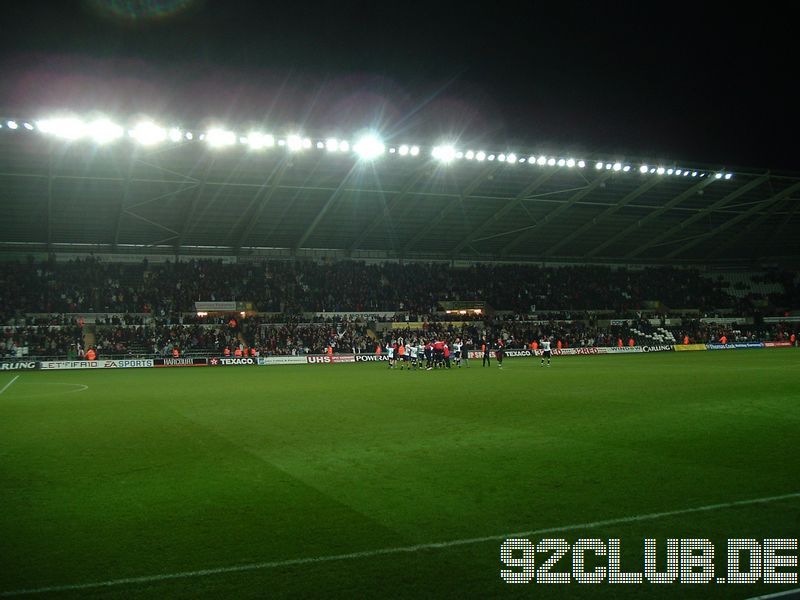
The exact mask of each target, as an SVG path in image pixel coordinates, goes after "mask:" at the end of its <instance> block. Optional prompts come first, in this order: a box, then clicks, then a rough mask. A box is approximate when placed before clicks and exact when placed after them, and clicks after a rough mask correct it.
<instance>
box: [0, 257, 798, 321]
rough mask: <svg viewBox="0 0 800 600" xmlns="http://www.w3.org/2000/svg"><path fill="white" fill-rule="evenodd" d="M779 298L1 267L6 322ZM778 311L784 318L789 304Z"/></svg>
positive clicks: (677, 274)
mask: <svg viewBox="0 0 800 600" xmlns="http://www.w3.org/2000/svg"><path fill="white" fill-rule="evenodd" d="M768 276H769V277H770V278H772V279H773V280H775V281H780V282H783V283H784V286H785V287H786V286H788V287H787V294H785V295H783V296H781V297H776V298H767V299H764V298H752V297H749V296H748V297H745V298H737V297H735V296H734V295H731V294H728V293H727V292H726V291H725V287H724V286H725V283H724V282H721V281H715V280H713V279H712V278H709V277H704V276H703V275H702V274H701V273H700V271H698V270H695V269H677V268H668V267H659V268H647V269H626V268H611V267H603V266H561V267H542V266H536V265H516V264H502V265H499V264H497V265H492V264H481V265H475V266H471V267H465V268H460V267H459V268H457V267H453V266H451V265H450V264H448V263H410V264H399V263H382V264H375V265H369V264H365V263H362V262H358V261H339V262H332V263H324V262H313V261H297V260H295V261H261V262H244V263H224V262H221V261H213V260H190V261H182V262H165V263H158V264H151V263H149V262H148V261H146V260H145V261H142V262H141V263H134V264H131V263H111V262H101V261H99V260H96V259H92V258H87V259H81V260H72V261H68V262H54V261H50V262H36V261H33V260H29V261H27V262H4V263H0V284H2V285H0V316H2V317H4V318H8V317H9V316H11V315H14V314H16V313H79V312H95V313H101V312H110V313H131V314H142V313H146V314H151V315H155V316H159V317H167V316H169V315H176V314H179V313H183V312H191V311H193V310H194V303H195V302H196V301H234V300H235V301H241V302H252V303H254V305H255V306H256V308H257V310H258V311H260V312H275V313H294V312H304V311H307V312H321V311H328V312H344V311H348V312H363V311H407V312H411V313H414V314H421V315H427V314H431V313H433V312H435V311H437V310H438V309H439V303H441V302H447V301H459V300H460V301H476V300H480V301H483V302H486V303H487V304H488V305H490V306H492V307H494V308H495V309H498V310H509V311H514V312H517V313H529V312H535V311H536V310H541V309H553V310H573V311H576V310H594V309H607V310H612V311H614V312H616V313H620V314H621V313H624V312H627V311H632V310H638V309H641V308H643V307H645V305H646V304H650V303H656V304H659V305H662V306H667V307H670V308H672V309H679V308H700V309H703V310H712V309H720V308H731V309H736V310H737V311H739V312H746V313H748V314H749V313H750V312H751V311H752V310H753V309H754V301H755V300H758V304H759V305H763V303H764V301H765V300H766V301H768V302H771V303H773V304H774V303H778V304H780V303H781V302H783V303H784V304H785V303H786V302H791V301H793V298H794V297H795V296H796V293H797V289H796V288H797V284H796V283H794V282H795V279H793V278H792V277H790V276H787V274H786V273H782V272H775V273H772V274H768ZM780 308H785V306H781V307H780Z"/></svg>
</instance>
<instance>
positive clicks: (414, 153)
mask: <svg viewBox="0 0 800 600" xmlns="http://www.w3.org/2000/svg"><path fill="white" fill-rule="evenodd" d="M408 152H409V154H411V156H417V155H419V146H411V150H409V151H408Z"/></svg>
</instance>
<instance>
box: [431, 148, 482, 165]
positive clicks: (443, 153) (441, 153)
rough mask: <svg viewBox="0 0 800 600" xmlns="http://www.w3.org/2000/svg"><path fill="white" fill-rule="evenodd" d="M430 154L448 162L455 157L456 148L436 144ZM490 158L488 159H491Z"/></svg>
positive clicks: (440, 160)
mask: <svg viewBox="0 0 800 600" xmlns="http://www.w3.org/2000/svg"><path fill="white" fill-rule="evenodd" d="M432 155H433V157H434V158H435V159H436V160H438V161H439V162H443V163H449V162H451V161H452V160H453V159H454V158H455V157H456V149H455V148H453V147H452V146H436V147H435V148H434V149H433V152H432ZM492 158H493V157H492ZM492 158H490V159H489V160H492Z"/></svg>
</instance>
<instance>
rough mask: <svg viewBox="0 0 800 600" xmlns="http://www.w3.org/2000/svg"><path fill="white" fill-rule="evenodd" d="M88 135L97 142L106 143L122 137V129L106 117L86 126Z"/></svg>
mask: <svg viewBox="0 0 800 600" xmlns="http://www.w3.org/2000/svg"><path fill="white" fill-rule="evenodd" d="M87 131H88V134H89V137H90V138H92V140H94V141H95V142H96V143H98V144H107V143H108V142H113V141H114V140H118V139H119V138H121V137H122V134H123V129H122V127H120V126H119V125H117V124H116V123H112V122H111V121H109V120H108V119H97V120H96V121H92V122H91V123H89V125H88V127H87Z"/></svg>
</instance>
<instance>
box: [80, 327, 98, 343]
mask: <svg viewBox="0 0 800 600" xmlns="http://www.w3.org/2000/svg"><path fill="white" fill-rule="evenodd" d="M96 327H97V326H96V325H94V324H91V325H90V324H88V323H86V324H85V325H84V326H83V329H82V330H81V333H83V347H84V348H89V347H90V346H94V345H95V344H96V343H97V337H96V336H95V330H96Z"/></svg>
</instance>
